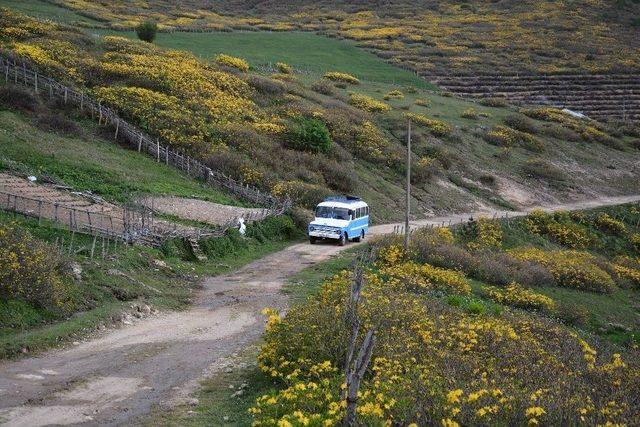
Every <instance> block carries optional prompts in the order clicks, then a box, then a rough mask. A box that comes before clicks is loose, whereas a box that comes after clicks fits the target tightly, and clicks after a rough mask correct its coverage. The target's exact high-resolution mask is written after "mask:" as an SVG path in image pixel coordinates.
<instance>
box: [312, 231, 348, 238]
mask: <svg viewBox="0 0 640 427" xmlns="http://www.w3.org/2000/svg"><path fill="white" fill-rule="evenodd" d="M340 234H341V233H340V231H339V230H338V231H322V230H314V231H309V237H317V238H318V239H336V240H338V239H339V238H340Z"/></svg>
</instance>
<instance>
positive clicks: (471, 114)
mask: <svg viewBox="0 0 640 427" xmlns="http://www.w3.org/2000/svg"><path fill="white" fill-rule="evenodd" d="M460 116H461V117H464V118H465V119H471V120H477V119H478V117H479V115H478V112H477V111H476V110H475V108H467V109H466V110H464V111H463V112H462V114H460Z"/></svg>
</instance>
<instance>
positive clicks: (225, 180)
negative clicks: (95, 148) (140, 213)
mask: <svg viewBox="0 0 640 427" xmlns="http://www.w3.org/2000/svg"><path fill="white" fill-rule="evenodd" d="M0 69H1V70H3V71H4V79H5V82H7V83H9V82H12V83H14V84H16V85H18V84H19V85H24V86H27V87H29V88H33V89H34V91H35V92H36V93H40V94H42V95H44V96H49V98H51V99H57V100H60V101H62V102H64V104H70V105H74V106H76V107H77V108H78V109H79V110H80V111H81V112H82V113H84V114H87V115H88V116H90V117H92V118H94V119H97V120H98V123H99V124H101V125H108V126H111V127H113V129H114V138H115V139H118V138H121V139H122V140H124V141H126V142H127V144H128V145H129V147H130V148H132V149H134V150H137V151H138V152H145V153H147V154H149V155H150V156H153V157H154V158H155V159H156V161H157V162H162V163H165V164H167V165H170V166H173V167H175V168H177V169H179V170H181V171H182V172H184V173H186V174H187V175H189V176H190V177H194V178H201V179H203V180H204V182H205V183H206V184H207V185H210V186H213V187H218V188H222V189H224V190H226V191H227V192H229V193H231V194H233V195H235V196H237V197H239V198H241V199H243V200H246V201H249V202H251V203H255V204H257V205H259V206H263V207H266V208H267V209H268V210H269V215H281V214H282V213H284V212H286V211H287V210H288V209H289V208H290V207H291V201H290V200H289V199H279V198H277V197H274V196H273V195H271V194H269V193H267V192H263V191H260V190H259V189H257V188H254V187H251V186H249V185H248V184H243V183H242V182H239V181H236V180H234V179H233V178H231V177H229V176H227V175H225V174H224V173H222V172H220V171H217V170H213V169H211V168H210V167H208V166H206V165H204V164H203V163H202V162H200V161H199V160H196V159H194V158H192V157H190V156H187V155H185V154H183V153H179V152H177V151H172V150H171V149H170V148H169V146H170V144H167V145H163V144H161V143H160V140H159V139H158V138H155V139H154V138H152V137H150V136H149V135H147V134H145V133H144V132H142V131H140V130H139V129H137V128H136V127H135V126H133V125H132V124H130V123H128V122H127V121H125V120H123V119H122V118H120V116H118V114H117V113H116V112H115V111H114V110H113V109H111V108H109V107H105V106H104V105H102V104H101V103H100V102H99V101H95V100H93V99H92V98H90V97H89V96H88V95H86V94H85V93H84V92H81V91H77V90H75V89H72V88H70V87H67V86H65V85H63V84H61V83H58V82H57V81H55V80H54V79H52V78H49V77H46V76H43V75H42V74H39V73H38V72H37V71H34V70H31V69H30V68H29V67H27V66H26V63H25V62H24V61H21V62H20V63H19V62H18V61H17V60H16V59H11V58H7V57H4V56H2V55H0Z"/></svg>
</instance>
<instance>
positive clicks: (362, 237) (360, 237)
mask: <svg viewBox="0 0 640 427" xmlns="http://www.w3.org/2000/svg"><path fill="white" fill-rule="evenodd" d="M361 240H364V231H362V232H360V235H359V236H358V237H354V238H353V241H354V242H360V241H361Z"/></svg>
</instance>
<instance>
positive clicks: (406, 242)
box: [404, 119, 411, 250]
mask: <svg viewBox="0 0 640 427" xmlns="http://www.w3.org/2000/svg"><path fill="white" fill-rule="evenodd" d="M408 123H409V124H408V131H407V205H406V206H405V209H406V212H405V218H404V248H405V250H406V249H409V213H410V212H411V119H409V122H408Z"/></svg>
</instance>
